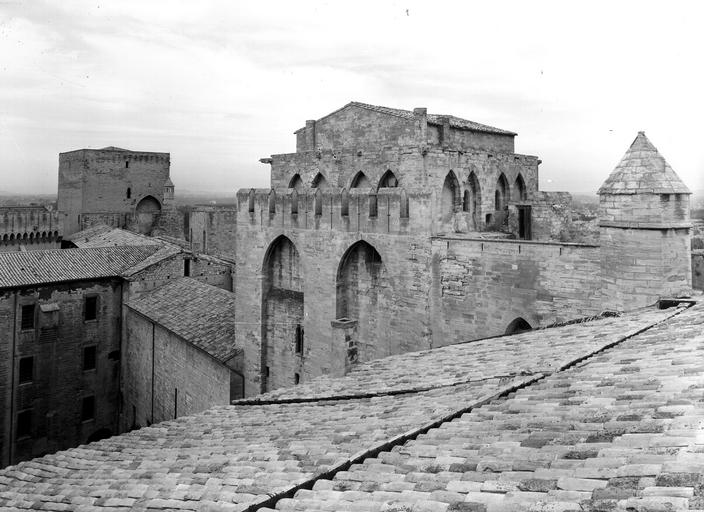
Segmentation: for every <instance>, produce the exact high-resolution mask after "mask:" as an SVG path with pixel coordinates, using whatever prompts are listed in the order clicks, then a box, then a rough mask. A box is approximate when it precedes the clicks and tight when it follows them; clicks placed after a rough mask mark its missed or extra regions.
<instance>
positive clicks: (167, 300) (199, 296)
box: [127, 277, 241, 362]
mask: <svg viewBox="0 0 704 512" xmlns="http://www.w3.org/2000/svg"><path fill="white" fill-rule="evenodd" d="M127 306H129V307H130V308H132V309H134V310H135V311H138V312H140V313H141V314H143V315H144V316H146V317H148V318H150V319H152V320H153V321H154V322H156V323H158V324H160V325H162V326H164V327H166V328H167V329H169V330H170V331H172V332H174V333H175V334H177V335H178V336H180V337H182V338H183V339H185V340H186V341H188V342H190V343H192V344H193V345H195V346H197V347H198V348H200V349H202V350H204V351H206V352H207V353H208V354H210V355H211V356H213V357H214V358H216V359H217V360H219V361H221V362H224V361H226V360H228V359H229V358H231V357H232V356H233V355H234V354H235V353H238V352H240V351H241V347H238V346H237V345H236V344H235V295H234V294H233V293H232V292H229V291H227V290H223V289H221V288H217V287H215V286H211V285H209V284H204V283H201V282H200V281H197V280H195V279H191V278H188V277H184V278H181V279H176V280H173V281H170V282H168V283H167V284H165V285H163V286H161V287H159V288H156V289H155V290H152V291H149V292H146V293H143V294H141V295H140V296H139V297H138V298H135V299H132V300H130V301H129V302H128V303H127Z"/></svg>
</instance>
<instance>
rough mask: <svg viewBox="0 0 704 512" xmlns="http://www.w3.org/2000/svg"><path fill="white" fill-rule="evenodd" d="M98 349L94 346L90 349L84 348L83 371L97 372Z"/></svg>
mask: <svg viewBox="0 0 704 512" xmlns="http://www.w3.org/2000/svg"><path fill="white" fill-rule="evenodd" d="M95 356H96V347H95V345H92V346H90V347H84V348H83V371H84V372H86V371H88V370H95V362H96V357H95Z"/></svg>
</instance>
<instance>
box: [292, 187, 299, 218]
mask: <svg viewBox="0 0 704 512" xmlns="http://www.w3.org/2000/svg"><path fill="white" fill-rule="evenodd" d="M291 188H293V192H291V214H293V215H296V214H298V191H297V190H296V189H295V188H294V187H291Z"/></svg>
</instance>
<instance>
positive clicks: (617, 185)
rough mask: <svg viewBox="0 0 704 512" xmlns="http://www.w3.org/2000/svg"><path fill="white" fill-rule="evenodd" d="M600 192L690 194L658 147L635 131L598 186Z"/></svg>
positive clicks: (642, 134)
mask: <svg viewBox="0 0 704 512" xmlns="http://www.w3.org/2000/svg"><path fill="white" fill-rule="evenodd" d="M598 193H599V194H690V193H691V192H690V191H689V189H688V188H687V186H686V185H685V184H684V183H682V180H680V178H679V176H677V173H675V171H674V170H673V169H672V167H670V164H668V163H667V162H666V161H665V159H664V158H663V157H662V155H661V154H660V153H659V152H658V150H657V149H656V148H655V146H653V144H652V143H651V142H650V140H648V137H646V136H645V132H638V136H637V137H636V138H635V140H634V141H633V143H632V144H631V147H630V148H628V151H626V154H625V155H623V158H622V159H621V162H619V164H618V165H617V166H616V168H615V169H614V170H613V171H612V172H611V174H610V175H609V177H608V178H607V179H606V181H605V182H604V183H603V185H601V188H599V192H598Z"/></svg>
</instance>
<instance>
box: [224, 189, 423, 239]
mask: <svg viewBox="0 0 704 512" xmlns="http://www.w3.org/2000/svg"><path fill="white" fill-rule="evenodd" d="M237 204H238V207H237V222H238V224H239V225H246V226H251V227H253V228H259V229H266V228H273V227H277V228H282V229H313V230H319V229H328V230H331V229H334V230H339V231H358V232H369V233H389V234H409V233H419V232H421V233H422V232H426V233H429V232H430V229H431V215H430V209H431V204H432V197H431V194H428V193H426V192H424V191H417V190H412V191H406V190H405V189H404V188H400V187H397V188H382V189H379V190H374V189H372V188H354V189H345V188H343V189H337V188H335V189H333V188H327V189H320V188H317V189H308V190H302V191H299V190H296V189H294V188H278V189H241V190H240V191H238V193H237Z"/></svg>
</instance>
